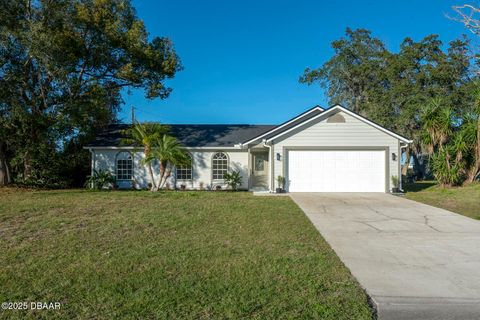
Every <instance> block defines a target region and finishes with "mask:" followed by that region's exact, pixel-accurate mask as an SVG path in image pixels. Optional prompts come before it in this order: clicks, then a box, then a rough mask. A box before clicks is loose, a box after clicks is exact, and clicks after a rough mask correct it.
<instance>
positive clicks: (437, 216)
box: [291, 193, 480, 319]
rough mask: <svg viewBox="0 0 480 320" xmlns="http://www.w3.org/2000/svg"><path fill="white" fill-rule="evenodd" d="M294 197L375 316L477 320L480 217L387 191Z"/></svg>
mask: <svg viewBox="0 0 480 320" xmlns="http://www.w3.org/2000/svg"><path fill="white" fill-rule="evenodd" d="M291 198H292V199H293V200H294V201H295V202H296V203H297V204H298V205H299V206H300V208H302V210H303V211H304V212H305V213H306V215H307V216H308V218H309V219H310V220H311V221H312V223H313V224H314V225H315V227H317V229H318V230H319V231H320V233H321V234H322V235H323V237H324V238H325V239H326V240H327V241H328V243H329V244H330V245H331V246H332V248H333V249H334V250H335V252H336V253H337V254H338V256H339V257H340V259H341V260H342V261H343V262H344V263H345V265H346V266H347V267H348V268H349V269H350V270H351V272H352V274H353V275H354V276H355V277H356V278H357V279H358V281H359V282H360V284H361V285H362V286H363V287H364V288H365V289H366V291H367V293H368V294H369V295H370V297H371V298H372V300H373V302H374V303H375V304H376V307H377V311H378V317H379V319H480V221H476V220H473V219H470V218H467V217H464V216H461V215H459V214H455V213H452V212H450V211H446V210H442V209H438V208H434V207H431V206H428V205H424V204H421V203H418V202H415V201H411V200H407V199H403V198H400V197H396V196H392V195H388V194H376V193H371V194H365V193H364V194H359V193H341V194H340V193H293V194H291ZM479 201H480V199H479Z"/></svg>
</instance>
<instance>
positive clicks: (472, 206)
mask: <svg viewBox="0 0 480 320" xmlns="http://www.w3.org/2000/svg"><path fill="white" fill-rule="evenodd" d="M405 191H406V197H407V198H408V199H412V200H415V201H418V202H423V203H426V204H429V205H431V206H434V207H438V208H443V209H447V210H450V211H453V212H456V213H460V214H463V215H465V216H467V217H470V218H474V219H480V183H473V184H470V185H466V186H464V187H454V188H448V189H445V188H441V187H439V186H437V185H436V184H435V182H432V181H427V182H417V183H415V184H407V185H406V186H405Z"/></svg>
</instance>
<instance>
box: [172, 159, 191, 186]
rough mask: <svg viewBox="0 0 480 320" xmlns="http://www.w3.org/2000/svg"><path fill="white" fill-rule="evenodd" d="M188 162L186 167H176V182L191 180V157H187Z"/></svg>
mask: <svg viewBox="0 0 480 320" xmlns="http://www.w3.org/2000/svg"><path fill="white" fill-rule="evenodd" d="M188 158H189V159H190V160H189V163H190V164H189V165H187V166H178V167H177V174H176V176H177V180H192V167H193V162H192V156H190V155H189V156H188Z"/></svg>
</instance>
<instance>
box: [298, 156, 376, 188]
mask: <svg viewBox="0 0 480 320" xmlns="http://www.w3.org/2000/svg"><path fill="white" fill-rule="evenodd" d="M288 181H289V188H288V190H289V191H290V192H385V151H376V150H375V151H372V150H365V151H360V150H358V151H350V150H349V151H346V150H334V151H333V150H332V151H330V150H328V151H327V150H325V151H323V150H322V151H311V150H309V151H306V150H305V151H289V152H288Z"/></svg>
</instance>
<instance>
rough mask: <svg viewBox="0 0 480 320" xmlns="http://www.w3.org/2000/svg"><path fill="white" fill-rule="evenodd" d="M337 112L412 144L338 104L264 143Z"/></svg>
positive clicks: (272, 136) (275, 134)
mask: <svg viewBox="0 0 480 320" xmlns="http://www.w3.org/2000/svg"><path fill="white" fill-rule="evenodd" d="M338 111H343V112H345V113H346V114H348V115H350V116H352V117H354V118H356V119H358V120H360V121H362V122H364V123H366V124H368V125H370V126H372V127H374V128H376V129H378V130H380V131H382V132H384V133H386V134H388V135H390V136H392V137H394V138H396V139H398V140H400V141H402V142H404V143H411V142H412V140H409V139H407V138H405V137H403V136H401V135H399V134H397V133H395V132H393V131H391V130H388V129H386V128H384V127H382V126H381V125H379V124H377V123H375V122H373V121H371V120H369V119H367V118H365V117H362V116H361V115H359V114H357V113H355V112H353V111H351V110H348V109H347V108H345V107H343V106H341V105H338V104H337V105H335V106H333V107H331V108H329V109H327V110H326V111H324V112H322V113H321V114H317V115H315V116H313V117H310V118H308V119H305V120H304V121H302V122H299V123H297V124H296V125H294V126H291V127H289V128H288V129H286V130H283V131H282V132H279V133H274V134H269V135H268V138H267V139H266V141H272V140H274V139H277V138H279V137H281V136H282V135H284V134H287V133H289V132H291V131H293V130H295V129H297V128H299V127H300V126H303V125H305V124H307V123H310V122H312V121H314V120H316V119H318V118H319V117H325V118H327V117H328V116H330V115H333V114H335V113H337V112H338Z"/></svg>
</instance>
